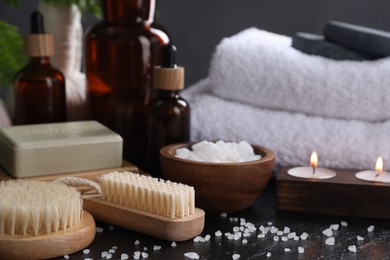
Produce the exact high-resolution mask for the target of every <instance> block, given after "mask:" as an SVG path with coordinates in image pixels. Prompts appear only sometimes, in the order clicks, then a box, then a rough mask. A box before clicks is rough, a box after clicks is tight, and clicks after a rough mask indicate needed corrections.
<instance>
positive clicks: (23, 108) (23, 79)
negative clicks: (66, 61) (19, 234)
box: [14, 11, 66, 125]
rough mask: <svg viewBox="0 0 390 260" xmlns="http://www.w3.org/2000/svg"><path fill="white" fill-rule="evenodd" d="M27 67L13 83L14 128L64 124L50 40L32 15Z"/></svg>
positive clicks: (61, 90) (60, 76) (35, 14)
mask: <svg viewBox="0 0 390 260" xmlns="http://www.w3.org/2000/svg"><path fill="white" fill-rule="evenodd" d="M25 51H26V54H27V56H28V57H29V60H28V64H27V66H26V67H24V68H23V69H22V70H21V71H19V72H18V73H17V74H16V76H15V79H14V95H15V101H14V124H15V125H23V124H39V123H53V122H65V121H66V93H65V78H64V75H63V74H62V73H61V72H60V71H59V70H57V69H55V68H53V67H52V65H51V63H50V58H49V57H50V56H52V55H53V54H54V45H53V36H52V35H51V34H46V33H45V30H44V27H43V17H42V14H41V13H39V12H38V11H35V12H33V13H32V14H31V33H30V34H28V35H26V37H25Z"/></svg>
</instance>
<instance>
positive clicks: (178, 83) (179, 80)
mask: <svg viewBox="0 0 390 260" xmlns="http://www.w3.org/2000/svg"><path fill="white" fill-rule="evenodd" d="M175 52H176V48H175V46H173V45H171V44H169V45H167V46H165V48H164V62H163V65H162V66H157V67H155V69H154V82H153V84H154V88H155V89H156V94H155V96H154V97H153V99H152V100H151V101H150V103H149V106H148V114H147V115H148V129H147V133H148V139H147V150H146V163H147V167H146V170H147V171H148V172H149V173H151V174H152V175H153V176H154V177H160V178H161V177H163V174H162V171H161V167H160V149H161V148H162V147H164V146H165V145H168V144H173V143H181V142H188V141H189V139H190V121H191V111H190V106H189V104H188V103H187V101H186V100H184V99H183V98H182V97H181V96H180V90H182V89H183V87H184V68H183V67H178V66H176V64H175Z"/></svg>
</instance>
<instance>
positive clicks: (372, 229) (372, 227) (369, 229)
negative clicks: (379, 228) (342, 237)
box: [367, 225, 375, 232]
mask: <svg viewBox="0 0 390 260" xmlns="http://www.w3.org/2000/svg"><path fill="white" fill-rule="evenodd" d="M374 228H375V227H374V226H373V225H371V226H369V227H368V228H367V231H368V232H372V231H374Z"/></svg>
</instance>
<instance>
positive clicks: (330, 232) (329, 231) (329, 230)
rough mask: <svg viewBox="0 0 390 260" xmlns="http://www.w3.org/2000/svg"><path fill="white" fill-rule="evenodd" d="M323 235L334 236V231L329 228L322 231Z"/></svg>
mask: <svg viewBox="0 0 390 260" xmlns="http://www.w3.org/2000/svg"><path fill="white" fill-rule="evenodd" d="M322 234H324V235H325V236H327V237H331V236H333V231H332V229H330V228H327V229H325V230H324V231H322Z"/></svg>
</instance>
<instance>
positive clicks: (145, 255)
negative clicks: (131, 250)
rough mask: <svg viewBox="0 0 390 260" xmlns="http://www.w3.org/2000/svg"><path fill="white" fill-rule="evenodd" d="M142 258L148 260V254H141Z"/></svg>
mask: <svg viewBox="0 0 390 260" xmlns="http://www.w3.org/2000/svg"><path fill="white" fill-rule="evenodd" d="M141 255H142V258H148V257H149V255H148V253H145V252H142V254H141Z"/></svg>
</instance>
